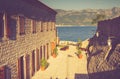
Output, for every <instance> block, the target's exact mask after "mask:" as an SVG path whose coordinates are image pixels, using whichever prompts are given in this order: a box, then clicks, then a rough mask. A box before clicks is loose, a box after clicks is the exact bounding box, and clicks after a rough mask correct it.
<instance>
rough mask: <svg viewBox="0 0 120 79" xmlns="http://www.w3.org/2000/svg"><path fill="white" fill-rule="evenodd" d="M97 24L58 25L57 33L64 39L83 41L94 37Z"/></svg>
mask: <svg viewBox="0 0 120 79" xmlns="http://www.w3.org/2000/svg"><path fill="white" fill-rule="evenodd" d="M96 29H97V27H96V26H72V27H67V26H64V27H62V26H61V27H57V34H58V36H59V38H60V40H62V41H74V42H77V41H78V39H81V40H82V41H84V40H86V39H89V38H91V37H93V35H94V34H95V32H96Z"/></svg>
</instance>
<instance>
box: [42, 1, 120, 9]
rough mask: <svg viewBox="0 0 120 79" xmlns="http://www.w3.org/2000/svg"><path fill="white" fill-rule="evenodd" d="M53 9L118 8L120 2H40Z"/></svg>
mask: <svg viewBox="0 0 120 79" xmlns="http://www.w3.org/2000/svg"><path fill="white" fill-rule="evenodd" d="M40 1H41V2H43V3H44V4H46V5H47V6H49V7H51V8H53V9H64V10H81V9H88V8H91V9H107V8H112V7H120V0H40Z"/></svg>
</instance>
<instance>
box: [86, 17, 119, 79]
mask: <svg viewBox="0 0 120 79" xmlns="http://www.w3.org/2000/svg"><path fill="white" fill-rule="evenodd" d="M119 29H120V17H117V18H114V19H111V20H105V21H101V22H99V23H98V28H97V31H96V34H95V35H94V36H93V38H91V39H90V43H89V45H88V51H89V52H88V53H89V57H88V64H87V68H88V73H89V79H119V78H120V75H119V74H120V38H119V37H120V31H119ZM97 32H98V34H97ZM109 39H110V40H111V41H110V45H109V44H108V40H109Z"/></svg>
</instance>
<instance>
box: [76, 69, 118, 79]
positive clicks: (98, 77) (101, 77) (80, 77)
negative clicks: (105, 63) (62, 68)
mask: <svg viewBox="0 0 120 79" xmlns="http://www.w3.org/2000/svg"><path fill="white" fill-rule="evenodd" d="M75 79H120V69H117V70H112V71H103V72H96V73H90V74H75Z"/></svg>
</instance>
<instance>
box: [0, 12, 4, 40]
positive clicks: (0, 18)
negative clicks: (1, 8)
mask: <svg viewBox="0 0 120 79" xmlns="http://www.w3.org/2000/svg"><path fill="white" fill-rule="evenodd" d="M3 29H4V21H3V13H0V38H1V37H3Z"/></svg>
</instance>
